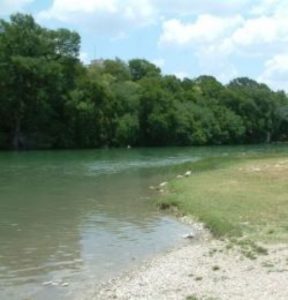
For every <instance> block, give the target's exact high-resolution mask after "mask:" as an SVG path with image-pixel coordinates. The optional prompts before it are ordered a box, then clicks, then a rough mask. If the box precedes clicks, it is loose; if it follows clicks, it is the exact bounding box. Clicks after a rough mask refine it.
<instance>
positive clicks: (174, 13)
mask: <svg viewBox="0 0 288 300" xmlns="http://www.w3.org/2000/svg"><path fill="white" fill-rule="evenodd" d="M15 12H24V13H31V14H33V16H34V17H35V18H36V20H37V21H38V22H39V23H40V24H42V25H44V26H47V27H50V28H57V27H66V28H69V29H73V30H76V31H78V32H79V33H80V34H81V37H82V48H81V59H82V60H84V61H85V62H89V60H91V59H95V58H114V57H119V58H122V59H124V60H128V59H131V58H136V57H137V58H146V59H148V60H150V61H152V62H154V63H155V64H157V65H158V66H160V67H161V68H162V70H163V72H164V73H165V74H175V75H177V76H179V77H184V76H185V77H192V78H194V77H196V76H199V75H202V74H207V75H213V76H216V77H217V78H218V79H219V80H221V81H222V82H224V83H226V82H228V81H229V80H231V79H232V78H234V77H238V76H248V77H251V78H253V79H256V80H259V81H262V82H265V83H267V84H269V85H270V86H271V87H273V88H274V89H284V90H288V0H177V1H175V0H0V17H1V18H5V19H7V18H8V17H9V15H10V14H11V13H15Z"/></svg>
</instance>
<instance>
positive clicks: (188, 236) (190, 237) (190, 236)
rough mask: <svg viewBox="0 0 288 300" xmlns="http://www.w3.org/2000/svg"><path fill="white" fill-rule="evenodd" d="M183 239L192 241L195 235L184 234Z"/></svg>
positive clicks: (192, 233) (191, 233)
mask: <svg viewBox="0 0 288 300" xmlns="http://www.w3.org/2000/svg"><path fill="white" fill-rule="evenodd" d="M183 238H184V239H194V238H195V234H194V232H190V233H187V234H184V235H183Z"/></svg>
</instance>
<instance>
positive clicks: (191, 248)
mask: <svg viewBox="0 0 288 300" xmlns="http://www.w3.org/2000/svg"><path fill="white" fill-rule="evenodd" d="M226 246H227V242H224V241H218V240H214V239H203V240H199V241H197V242H196V243H195V242H191V244H188V245H186V246H183V247H182V248H180V249H175V250H173V251H171V252H169V253H166V254H164V255H162V256H159V257H156V258H154V259H153V260H152V261H150V262H149V263H146V264H144V265H143V266H141V267H140V268H138V270H134V271H133V272H130V273H128V274H126V275H123V276H120V277H118V278H115V279H113V280H111V281H109V282H107V283H105V284H103V285H102V286H101V288H99V289H98V290H97V291H96V292H95V291H94V292H93V293H92V294H90V295H89V296H87V298H85V297H84V298H82V299H89V300H91V299H101V300H103V299H122V300H124V299H143V300H144V299H155V300H156V299H157V300H161V299H163V300H166V299H203V300H204V299H205V300H212V299H213V300H216V299H219V300H220V299H221V300H228V299H229V300H234V299H235V300H238V299H239V300H240V299H241V300H243V299H249V300H254V299H255V300H259V299H261V300H287V299H288V245H287V244H281V245H280V244H278V245H270V246H265V247H266V248H267V249H268V255H261V256H257V258H256V259H255V260H252V259H249V258H247V257H246V256H244V255H243V254H242V253H241V251H240V249H237V248H236V249H235V248H232V249H227V247H226ZM189 296H190V298H189ZM192 296H193V297H194V298H193V297H192Z"/></svg>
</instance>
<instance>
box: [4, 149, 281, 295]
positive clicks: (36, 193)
mask: <svg viewBox="0 0 288 300" xmlns="http://www.w3.org/2000/svg"><path fill="white" fill-rule="evenodd" d="M269 151H287V147H286V146H285V147H284V146H266V147H264V146H254V147H205V148H204V147H203V148H163V149H130V150H126V149H122V150H119V149H118V150H116V149H115V150H89V151H88V150H87V151H53V152H52V151H42V152H41V151H33V152H21V153H17V152H2V153H0V299H5V300H6V299H7V300H10V299H11V300H14V299H17V300H18V299H34V300H35V299H41V300H45V299H54V300H55V299H72V297H73V294H74V293H75V292H76V291H78V292H79V290H81V289H82V290H83V292H85V289H86V288H88V287H89V288H91V286H92V287H93V285H94V284H95V285H96V284H97V283H99V282H101V281H103V280H105V279H108V278H110V277H111V276H114V275H116V274H118V273H119V272H121V271H125V270H127V269H129V268H130V267H134V266H135V265H136V264H137V263H141V262H142V261H143V260H145V259H148V258H149V257H151V256H153V255H155V254H157V253H161V252H163V251H167V250H169V249H170V248H172V247H174V246H175V245H176V244H179V243H182V242H183V239H182V237H181V236H182V235H183V234H185V233H187V231H188V230H189V228H188V227H187V226H186V225H184V224H181V223H179V222H178V221H177V220H176V219H174V218H173V217H170V216H167V215H164V214H162V213H160V212H159V211H158V210H157V209H156V208H155V203H153V201H152V199H151V198H152V197H153V196H155V194H153V193H155V192H153V191H151V190H150V189H149V186H150V185H155V184H157V183H160V182H161V181H163V180H167V179H169V178H172V177H174V176H175V175H176V174H175V170H174V168H173V166H175V165H179V164H184V163H188V162H193V161H198V160H200V159H205V158H209V157H211V156H216V157H217V156H222V157H223V156H227V155H234V154H235V153H247V152H257V153H261V152H269ZM51 283H53V284H51ZM63 283H65V284H64V285H68V284H69V286H65V287H63V286H62V284H63Z"/></svg>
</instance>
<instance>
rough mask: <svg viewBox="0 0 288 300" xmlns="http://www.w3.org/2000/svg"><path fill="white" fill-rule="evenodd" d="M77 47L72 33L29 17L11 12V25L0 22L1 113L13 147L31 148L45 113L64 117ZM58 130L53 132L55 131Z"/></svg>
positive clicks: (76, 37)
mask: <svg viewBox="0 0 288 300" xmlns="http://www.w3.org/2000/svg"><path fill="white" fill-rule="evenodd" d="M79 45H80V37H79V35H78V34H77V33H75V32H70V31H68V30H64V29H61V30H56V31H53V30H47V29H45V28H42V27H41V26H40V25H38V24H37V23H36V22H35V21H34V19H33V17H32V16H30V15H22V14H16V15H13V16H11V18H10V22H7V21H4V20H1V21H0V82H1V83H0V84H1V86H0V87H1V96H0V102H1V113H0V114H2V115H5V114H7V113H8V114H9V118H6V120H5V124H4V125H2V126H3V127H4V135H5V136H6V138H5V139H6V140H7V143H8V144H9V145H10V146H12V147H13V148H15V149H19V148H22V147H34V146H35V143H37V141H35V139H36V140H37V139H38V138H39V137H40V136H41V135H42V134H43V132H42V131H45V128H47V127H48V123H49V122H51V120H50V119H49V117H47V114H51V115H50V116H51V117H52V115H54V116H56V115H57V114H58V116H57V119H58V120H59V119H60V118H62V117H63V116H62V113H63V102H64V99H65V96H66V95H67V93H68V91H69V89H71V87H72V86H73V84H74V77H75V72H76V65H77V64H78V58H77V57H78V52H79ZM56 121H57V120H56ZM39 131H41V133H40V132H39ZM60 131H63V128H61V130H60ZM60 131H59V128H57V130H55V132H54V133H57V132H60ZM2 132H3V130H2ZM54 133H52V132H51V134H52V135H53V134H54ZM2 134H3V133H2ZM40 139H41V137H40ZM47 141H48V139H46V142H45V143H47ZM38 142H40V141H38ZM51 143H53V142H52V141H51ZM51 143H50V142H49V145H48V146H51Z"/></svg>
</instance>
